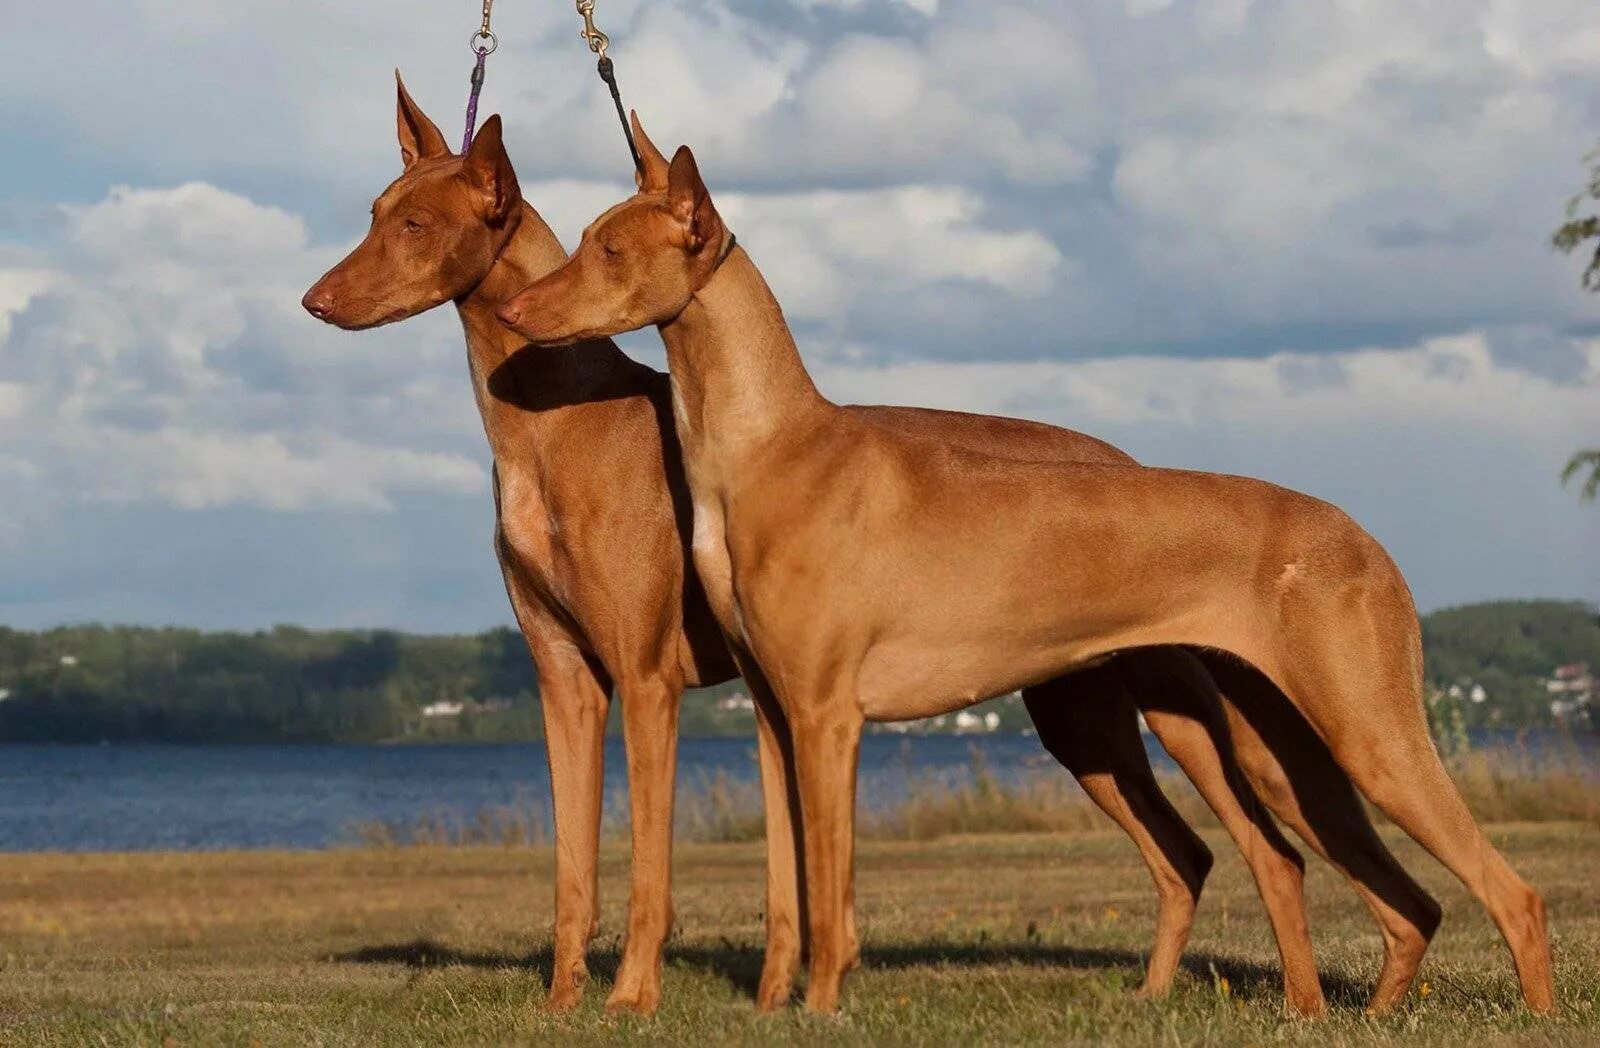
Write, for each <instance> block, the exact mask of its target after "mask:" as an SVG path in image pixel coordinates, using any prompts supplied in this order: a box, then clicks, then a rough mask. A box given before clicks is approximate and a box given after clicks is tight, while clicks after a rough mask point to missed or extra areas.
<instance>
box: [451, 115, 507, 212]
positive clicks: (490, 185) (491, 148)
mask: <svg viewBox="0 0 1600 1048" xmlns="http://www.w3.org/2000/svg"><path fill="white" fill-rule="evenodd" d="M462 173H463V174H464V175H465V176H466V178H467V180H468V181H469V182H471V183H472V185H473V186H474V187H476V188H477V189H478V191H479V192H481V193H482V194H483V199H484V206H485V207H486V208H487V209H488V212H489V219H490V221H492V222H494V223H496V224H499V223H501V222H504V221H505V220H506V219H507V218H508V217H510V215H511V212H512V209H514V208H515V207H516V206H517V204H518V203H519V202H521V200H522V187H521V186H519V185H517V172H516V171H515V170H514V169H513V168H512V166H511V158H510V157H509V156H507V155H506V146H505V142H504V140H503V139H502V138H501V130H500V114H499V113H496V114H494V115H493V116H491V117H490V118H489V119H487V120H485V121H484V122H483V126H482V127H480V128H478V133H477V134H476V135H474V136H473V138H472V146H471V147H470V148H469V149H468V150H467V159H466V163H465V164H463V165H462Z"/></svg>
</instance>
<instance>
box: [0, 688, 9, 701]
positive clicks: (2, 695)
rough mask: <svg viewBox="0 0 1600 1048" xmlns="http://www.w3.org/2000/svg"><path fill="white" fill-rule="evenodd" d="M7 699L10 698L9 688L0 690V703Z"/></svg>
mask: <svg viewBox="0 0 1600 1048" xmlns="http://www.w3.org/2000/svg"><path fill="white" fill-rule="evenodd" d="M9 698H11V689H10V688H0V702H4V701H6V700H7V699H9Z"/></svg>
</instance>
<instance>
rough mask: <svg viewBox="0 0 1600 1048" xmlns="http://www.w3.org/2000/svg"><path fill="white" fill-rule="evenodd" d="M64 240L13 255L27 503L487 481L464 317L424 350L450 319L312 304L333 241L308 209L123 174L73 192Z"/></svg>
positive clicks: (466, 485) (11, 441)
mask: <svg viewBox="0 0 1600 1048" xmlns="http://www.w3.org/2000/svg"><path fill="white" fill-rule="evenodd" d="M54 257H55V261H56V270H55V272H54V273H52V274H47V275H41V274H40V272H39V271H36V270H21V271H11V270H0V295H5V296H8V297H5V298H3V299H0V305H7V306H9V308H8V309H7V310H6V311H5V312H4V314H3V315H4V316H6V317H8V318H9V324H8V329H9V330H8V331H7V332H6V334H5V337H4V339H3V340H0V438H3V439H4V440H5V443H6V444H7V445H8V446H9V447H11V448H13V449H15V450H13V451H12V453H11V454H10V456H9V458H10V460H11V461H12V464H13V466H14V467H15V468H12V469H10V470H8V471H7V472H9V473H10V474H11V475H12V477H13V482H12V483H11V484H10V487H11V494H12V496H13V497H12V499H11V502H12V510H13V512H30V511H31V512H36V513H39V512H45V511H46V510H47V509H48V507H52V506H54V507H59V506H61V505H63V504H66V505H70V504H72V503H73V502H75V501H76V502H96V501H113V502H150V503H166V504H170V505H173V506H177V507H180V508H185V509H196V508H207V507H217V506H225V505H250V506H258V507H264V508H270V509H279V510H303V509H308V508H315V507H346V508H360V509H385V508H388V507H389V506H390V504H391V502H390V498H389V494H390V492H392V491H397V490H405V491H433V492H436V493H441V494H466V493H471V494H479V493H482V492H483V491H484V490H485V489H486V486H487V482H486V474H485V471H484V469H483V467H482V465H481V464H480V460H481V459H482V458H483V457H484V456H483V453H482V452H481V451H479V450H478V448H479V447H481V438H479V439H478V440H476V441H475V440H474V439H473V438H474V435H475V433H476V430H477V424H476V420H475V418H474V416H473V411H472V404H471V398H470V397H467V396H462V395H460V394H461V393H462V381H461V365H460V355H459V350H455V351H454V352H451V351H450V349H449V347H451V343H452V342H455V343H456V344H459V343H458V340H459V334H456V333H454V332H452V333H451V335H450V336H448V339H447V340H446V339H441V340H439V344H438V349H437V350H435V351H431V352H425V353H422V354H418V353H417V352H416V350H415V348H414V346H415V344H416V341H415V340H417V336H418V335H419V334H423V333H424V332H431V333H433V335H434V336H437V335H438V334H439V333H440V329H439V327H438V322H437V320H436V318H428V319H427V320H419V321H415V322H413V323H412V324H410V325H407V326H406V327H405V328H403V329H402V328H396V329H393V330H391V331H386V332H382V333H376V334H375V335H373V336H367V337H357V336H351V335H346V334H343V333H340V332H335V331H332V330H331V329H328V328H326V327H324V326H323V325H320V324H318V323H316V322H315V321H313V320H312V319H311V318H310V317H307V316H306V315H305V314H304V313H303V312H302V311H301V310H300V308H299V296H300V294H301V293H302V292H303V290H304V288H305V287H307V286H309V284H310V283H311V281H312V280H314V279H315V278H316V276H317V275H319V274H320V273H321V271H322V270H323V269H324V268H325V267H326V266H327V265H328V264H330V263H331V262H332V261H333V259H334V258H336V257H337V255H336V253H335V252H333V251H330V250H328V249H325V248H318V247H313V246H311V244H310V243H309V237H308V235H307V233H306V229H305V224H304V222H303V221H302V220H301V219H300V218H299V217H297V216H294V215H290V214H288V213H286V212H284V211H282V210H280V209H277V208H271V207H263V206H261V205H259V204H256V203H254V202H252V201H250V200H248V199H246V198H244V197H241V196H239V195H237V194H233V193H228V192H224V191H222V190H219V189H217V188H216V187H214V186H211V185H207V184H204V183H186V184H184V185H180V186H176V187H173V188H170V189H130V188H125V187H122V188H116V189H113V190H112V191H111V192H110V194H109V195H108V196H107V197H106V198H105V199H104V200H102V201H100V202H98V203H96V204H94V205H92V206H89V207H76V208H71V209H69V211H68V216H67V225H66V229H65V230H64V236H63V238H62V241H61V243H60V244H59V245H58V248H57V251H56V253H55V256H54ZM446 323H447V324H448V322H446ZM421 342H422V344H424V345H426V344H427V339H426V338H424V339H422V340H421ZM447 389H448V393H446V390H447ZM412 413H415V414H416V415H418V416H419V418H418V419H417V420H415V421H413V420H412V419H410V418H408V417H407V416H408V415H410V414H412ZM468 449H471V451H469V450H468Z"/></svg>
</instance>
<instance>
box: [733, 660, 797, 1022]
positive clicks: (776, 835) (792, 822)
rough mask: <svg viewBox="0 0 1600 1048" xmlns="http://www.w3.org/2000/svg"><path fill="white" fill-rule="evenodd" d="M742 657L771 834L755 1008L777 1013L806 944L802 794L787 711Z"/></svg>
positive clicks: (768, 846)
mask: <svg viewBox="0 0 1600 1048" xmlns="http://www.w3.org/2000/svg"><path fill="white" fill-rule="evenodd" d="M738 661H739V666H740V669H741V670H742V672H743V674H744V679H745V683H746V684H748V685H750V692H751V697H752V699H753V700H754V702H755V707H756V756H757V759H758V761H759V762H760V766H761V801H762V808H763V811H764V813H765V816H766V833H767V898H766V926H767V942H766V953H765V956H764V958H763V960H762V964H761V984H760V987H759V988H758V989H757V991H756V1008H757V1009H758V1010H760V1011H774V1010H776V1009H778V1008H782V1007H783V1006H784V1005H785V1004H786V1003H788V1000H789V990H790V988H791V987H793V985H794V977H795V973H796V972H797V971H798V970H799V967H800V953H801V949H802V947H803V945H804V940H803V935H804V929H805V927H806V923H805V914H804V891H803V887H802V883H801V882H802V877H803V870H802V869H801V867H800V851H799V837H798V833H799V819H798V816H799V811H798V807H799V795H798V793H797V792H796V789H795V779H794V750H793V744H792V740H791V738H790V735H789V725H788V722H787V720H786V719H785V717H784V715H783V711H782V710H781V709H779V708H778V704H777V702H776V700H775V699H774V698H773V695H772V691H771V689H770V688H768V687H767V685H766V680H765V678H764V677H763V676H762V674H761V671H760V669H759V668H758V667H757V666H756V665H755V662H754V660H752V659H749V658H740V659H739V660H738Z"/></svg>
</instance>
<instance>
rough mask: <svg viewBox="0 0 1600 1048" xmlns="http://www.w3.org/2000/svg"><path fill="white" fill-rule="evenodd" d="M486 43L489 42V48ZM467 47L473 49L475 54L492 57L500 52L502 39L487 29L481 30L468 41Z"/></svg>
mask: <svg viewBox="0 0 1600 1048" xmlns="http://www.w3.org/2000/svg"><path fill="white" fill-rule="evenodd" d="M484 41H488V46H485V45H484ZM467 46H468V47H470V48H472V51H473V53H474V54H479V55H492V54H494V53H495V52H496V51H498V50H500V38H499V37H497V36H495V35H494V34H493V33H491V32H489V31H488V30H487V29H480V30H478V31H477V32H476V33H473V34H472V37H471V38H470V39H469V40H467Z"/></svg>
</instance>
